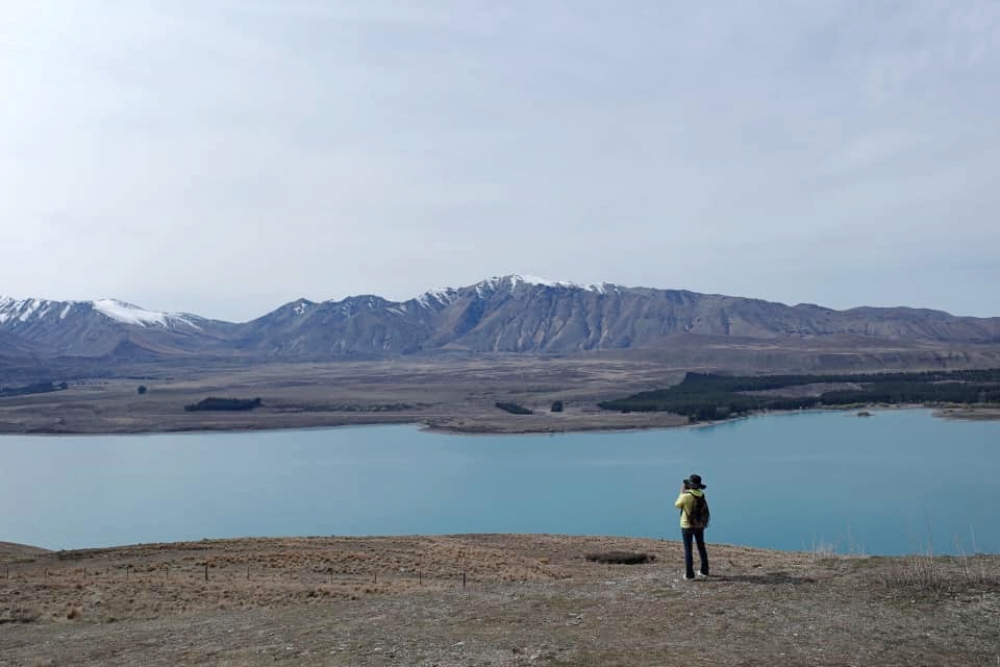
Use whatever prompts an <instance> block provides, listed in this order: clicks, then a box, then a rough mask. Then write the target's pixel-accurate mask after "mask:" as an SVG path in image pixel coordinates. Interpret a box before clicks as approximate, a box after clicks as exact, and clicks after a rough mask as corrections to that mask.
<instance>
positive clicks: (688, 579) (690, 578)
mask: <svg viewBox="0 0 1000 667" xmlns="http://www.w3.org/2000/svg"><path fill="white" fill-rule="evenodd" d="M684 579H685V580H687V581H694V577H689V576H688V575H687V574H685V575H684Z"/></svg>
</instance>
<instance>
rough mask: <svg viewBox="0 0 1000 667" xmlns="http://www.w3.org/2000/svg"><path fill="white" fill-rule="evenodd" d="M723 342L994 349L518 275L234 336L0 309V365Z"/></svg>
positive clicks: (289, 309) (727, 299) (862, 324)
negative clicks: (2, 360) (41, 361)
mask: <svg viewBox="0 0 1000 667" xmlns="http://www.w3.org/2000/svg"><path fill="white" fill-rule="evenodd" d="M726 342H732V343H733V344H745V343H747V342H756V343H761V342H766V343H768V344H771V345H774V346H776V347H783V346H799V347H801V346H802V345H804V344H810V343H821V344H823V345H826V346H830V347H840V348H844V349H848V348H852V347H857V346H865V345H874V346H883V347H884V346H893V345H898V346H903V347H907V346H917V347H933V348H941V349H948V348H952V347H966V346H981V345H992V344H1000V318H974V317H956V316H953V315H949V314H948V313H945V312H941V311H936V310H925V309H916V308H869V307H863V308H853V309H850V310H842V311H837V310H832V309H830V308H824V307H822V306H818V305H811V304H800V305H796V306H787V305H785V304H781V303H773V302H768V301H762V300H759V299H749V298H742V297H733V296H724V295H716V294H699V293H696V292H689V291H685V290H666V289H652V288H646V287H624V286H621V285H613V284H610V283H603V284H600V285H577V284H574V283H567V282H558V281H548V280H543V279H538V278H526V277H522V276H518V275H508V276H502V277H495V278H490V279H487V280H483V281H480V282H478V283H476V284H474V285H469V286H466V287H460V288H447V289H442V290H434V291H429V292H426V293H424V294H422V295H420V296H418V297H416V298H413V299H410V300H408V301H403V302H394V301H388V300H386V299H383V298H381V297H378V296H374V295H365V296H353V297H349V298H347V299H343V300H341V301H324V302H313V301H308V300H305V299H299V300H297V301H293V302H291V303H288V304H285V305H283V306H281V307H279V308H278V309H276V310H274V311H272V312H270V313H268V314H266V315H263V316H262V317H259V318H257V319H255V320H252V321H250V322H246V323H240V324H235V323H229V322H221V321H218V320H209V319H205V318H202V317H198V316H196V315H190V314H172V313H161V312H153V311H147V310H144V309H142V308H139V307H137V306H133V305H130V304H126V303H123V302H120V301H115V300H110V299H105V300H100V301H84V302H79V301H76V302H60V301H46V300H39V299H27V300H14V299H11V298H0V356H3V357H7V358H11V359H26V358H29V357H30V358H45V359H55V358H60V359H67V358H75V359H100V360H103V361H104V362H106V363H108V364H114V363H115V362H116V361H122V362H125V361H137V360H139V361H151V360H156V359H161V360H170V359H179V358H186V359H197V358H200V357H205V356H211V357H213V358H220V357H221V358H239V359H242V360H244V361H247V362H255V361H267V360H283V361H305V360H309V361H323V360H338V359H355V358H378V357H382V356H391V355H400V354H414V353H418V352H439V351H462V352H467V353H476V354H478V353H492V352H504V353H573V352H583V351H594V350H666V349H673V348H675V347H678V346H684V347H690V346H698V345H715V346H718V345H720V344H725V343H726Z"/></svg>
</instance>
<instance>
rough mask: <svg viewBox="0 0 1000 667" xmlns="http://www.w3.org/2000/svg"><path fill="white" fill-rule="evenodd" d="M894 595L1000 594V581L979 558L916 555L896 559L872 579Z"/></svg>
mask: <svg viewBox="0 0 1000 667" xmlns="http://www.w3.org/2000/svg"><path fill="white" fill-rule="evenodd" d="M873 576H874V577H875V579H876V581H877V583H878V584H879V585H880V586H881V587H882V588H884V589H885V590H887V591H889V592H891V593H905V594H907V595H910V596H914V595H922V596H929V597H942V596H947V595H953V594H955V593H969V592H1000V577H998V576H997V575H996V574H995V573H994V572H991V571H990V570H988V569H987V561H986V560H985V559H983V558H978V557H976V556H959V557H955V558H948V557H941V556H929V555H919V554H918V555H913V556H906V557H903V558H894V559H892V560H890V561H889V563H888V565H887V566H885V567H882V568H880V569H879V570H878V571H877V573H875V574H874V575H873Z"/></svg>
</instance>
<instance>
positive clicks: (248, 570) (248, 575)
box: [247, 565, 250, 581]
mask: <svg viewBox="0 0 1000 667" xmlns="http://www.w3.org/2000/svg"><path fill="white" fill-rule="evenodd" d="M247 581H250V566H249V565H247Z"/></svg>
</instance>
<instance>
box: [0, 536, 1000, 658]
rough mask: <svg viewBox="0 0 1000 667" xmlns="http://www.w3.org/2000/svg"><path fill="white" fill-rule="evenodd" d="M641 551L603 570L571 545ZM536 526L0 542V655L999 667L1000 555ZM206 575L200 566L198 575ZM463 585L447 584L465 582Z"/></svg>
mask: <svg viewBox="0 0 1000 667" xmlns="http://www.w3.org/2000/svg"><path fill="white" fill-rule="evenodd" d="M611 551H624V552H630V553H645V554H648V555H650V556H653V557H654V560H653V561H652V562H651V563H647V564H641V565H613V564H612V565H609V564H600V563H596V562H592V561H590V560H588V558H587V556H588V555H593V554H598V553H607V552H611ZM710 556H711V557H712V559H713V565H712V569H713V576H712V577H710V578H708V579H701V580H696V581H692V582H688V581H684V580H683V579H682V578H681V576H680V569H681V568H680V563H681V550H680V546H679V544H678V543H676V542H665V541H656V540H644V539H625V538H600V537H564V536H552V535H466V536H440V537H385V538H335V537H330V538H325V537H315V538H288V539H254V540H250V539H246V540H222V541H201V542H191V543H178V544H152V545H138V546H131V547H122V548H115V549H99V550H82V551H70V552H41V551H39V550H31V549H18V548H17V547H15V546H14V545H2V544H0V559H2V561H3V562H2V563H0V567H2V568H9V578H6V577H5V576H4V575H5V573H6V571H7V570H6V569H4V570H0V665H2V666H4V667H6V666H8V665H150V666H154V667H155V666H159V665H164V666H170V667H174V666H180V665H251V666H254V665H273V664H284V665H358V666H369V665H372V666H374V665H378V666H383V665H420V666H427V667H430V666H432V665H436V666H438V667H457V666H459V665H462V666H466V665H477V666H501V665H506V666H511V667H513V666H519V665H560V666H569V665H578V666H581V667H588V666H597V665H607V666H628V667H641V666H644V665H649V666H652V665H733V666H737V665H739V666H749V665H962V666H963V667H968V666H970V665H983V666H986V665H996V664H997V661H998V660H1000V557H996V556H975V557H968V558H927V557H906V558H873V557H860V556H850V557H848V556H843V557H838V556H829V555H823V554H809V553H787V552H768V551H763V550H757V549H749V548H741V547H734V546H724V545H710ZM206 573H207V579H206ZM463 581H464V586H463Z"/></svg>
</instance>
